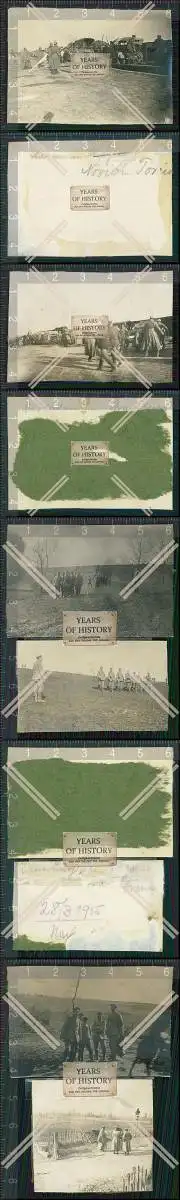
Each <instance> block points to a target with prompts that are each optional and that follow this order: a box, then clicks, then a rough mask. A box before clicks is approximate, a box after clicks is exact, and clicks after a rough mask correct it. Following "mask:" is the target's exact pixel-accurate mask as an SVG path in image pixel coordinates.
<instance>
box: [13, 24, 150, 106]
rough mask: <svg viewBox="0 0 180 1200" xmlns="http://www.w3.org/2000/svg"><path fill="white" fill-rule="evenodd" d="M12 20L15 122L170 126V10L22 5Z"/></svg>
mask: <svg viewBox="0 0 180 1200" xmlns="http://www.w3.org/2000/svg"><path fill="white" fill-rule="evenodd" d="M8 16H9V25H8V48H9V57H8V121H9V122H10V123H14V122H20V123H22V124H24V125H28V124H29V123H32V122H33V123H35V124H42V123H43V122H44V123H45V124H51V123H52V125H55V124H57V125H64V124H65V125H72V120H73V123H74V124H75V125H78V126H79V125H80V126H81V125H84V126H85V127H87V126H89V125H92V126H93V125H95V126H97V125H110V126H112V127H113V126H114V125H144V126H145V127H147V129H149V127H152V126H154V125H168V124H171V123H172V121H173V97H172V27H171V10H169V11H168V10H167V9H166V8H165V7H164V9H163V8H162V9H161V8H160V10H159V9H157V10H156V9H154V8H153V6H152V5H151V6H150V5H149V4H148V5H146V6H145V8H144V9H143V10H142V11H141V10H139V9H138V8H137V9H133V8H129V9H127V8H125V7H124V9H123V8H121V10H119V9H116V8H115V9H113V11H111V10H104V11H103V9H102V8H96V9H95V10H94V9H91V8H88V9H82V10H80V9H74V10H72V9H66V8H64V7H63V8H61V9H59V8H55V7H54V9H53V8H43V6H42V7H41V9H40V11H39V12H37V11H36V10H35V8H33V6H32V8H31V6H30V7H29V8H28V9H27V8H25V7H23V6H22V7H21V10H19V9H18V8H16V7H14V8H13V9H10V11H9V14H8ZM35 18H36V19H35Z"/></svg>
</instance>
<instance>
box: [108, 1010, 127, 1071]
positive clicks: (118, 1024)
mask: <svg viewBox="0 0 180 1200" xmlns="http://www.w3.org/2000/svg"><path fill="white" fill-rule="evenodd" d="M123 1035H124V1027H123V1019H122V1017H121V1013H119V1012H118V1009H117V1005H116V1004H111V1007H110V1013H109V1016H108V1017H107V1021H106V1036H107V1038H108V1042H109V1048H110V1054H111V1058H112V1062H115V1060H116V1058H117V1057H122V1053H123V1051H122V1045H121V1043H122V1039H123Z"/></svg>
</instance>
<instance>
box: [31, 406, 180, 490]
mask: <svg viewBox="0 0 180 1200" xmlns="http://www.w3.org/2000/svg"><path fill="white" fill-rule="evenodd" d="M77 442H80V444H81V445H80V447H79V448H77ZM72 443H76V448H75V446H73V451H72ZM172 465H173V402H172V399H171V398H170V397H168V398H166V399H165V397H164V396H161V397H158V396H157V397H156V396H154V395H150V394H148V393H146V394H145V397H144V396H142V395H141V396H138V397H137V399H135V398H133V397H132V396H131V397H127V396H124V397H123V396H122V398H121V399H120V398H119V397H116V396H115V397H114V398H113V397H110V398H109V397H103V396H101V395H100V396H98V397H96V396H94V397H93V396H82V397H81V396H72V395H70V396H67V397H65V396H56V397H54V396H43V397H41V396H38V395H36V394H34V395H33V396H31V394H30V395H29V396H28V397H27V396H17V395H13V396H10V395H9V396H8V506H9V510H10V511H11V510H13V509H16V511H17V510H19V511H20V510H21V509H23V510H26V509H27V510H28V509H29V511H30V508H31V507H32V502H33V506H34V507H36V505H37V512H39V510H40V511H41V510H43V509H50V510H52V508H53V509H57V511H58V512H59V511H61V510H62V512H63V508H66V509H67V508H71V509H72V508H74V507H76V508H77V507H78V508H79V509H81V508H84V507H85V506H86V507H87V508H91V509H94V510H97V509H98V508H101V506H102V504H103V507H104V509H107V508H108V509H112V508H113V509H116V510H117V511H120V512H121V510H123V509H128V510H130V509H134V508H136V509H137V510H138V509H140V510H141V511H142V510H143V511H145V512H146V511H147V512H148V511H149V512H150V510H152V511H154V509H159V510H160V511H162V512H163V509H166V511H171V510H172V507H173V469H172ZM60 466H61V473H60ZM116 472H117V474H116ZM44 496H45V499H43V497H44Z"/></svg>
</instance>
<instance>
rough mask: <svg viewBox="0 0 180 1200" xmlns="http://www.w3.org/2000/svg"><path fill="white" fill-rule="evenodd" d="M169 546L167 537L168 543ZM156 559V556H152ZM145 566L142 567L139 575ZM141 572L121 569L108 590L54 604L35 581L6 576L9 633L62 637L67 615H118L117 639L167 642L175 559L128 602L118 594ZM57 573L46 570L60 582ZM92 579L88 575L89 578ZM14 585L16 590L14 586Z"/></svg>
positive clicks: (95, 590) (59, 599) (60, 599)
mask: <svg viewBox="0 0 180 1200" xmlns="http://www.w3.org/2000/svg"><path fill="white" fill-rule="evenodd" d="M167 541H168V538H167ZM150 557H151V556H150ZM142 567H143V564H141V567H140V568H139V569H140V570H141V569H142ZM136 573H138V571H137V568H136V567H134V565H133V566H131V565H130V566H123V565H122V566H121V567H120V568H119V569H118V570H117V571H116V569H114V572H113V569H112V577H111V579H110V581H109V583H108V584H107V585H104V586H100V587H99V586H98V587H94V588H92V587H91V586H90V588H89V591H86V592H84V593H83V592H82V593H81V594H80V595H79V596H74V595H72V596H68V597H67V596H64V597H63V596H62V597H61V596H59V597H57V598H56V599H55V600H52V597H51V596H48V595H47V593H45V592H43V590H41V588H40V587H39V585H38V584H36V583H33V582H32V579H31V578H30V576H28V575H26V572H25V571H24V572H23V571H22V580H21V581H20V580H18V579H17V582H16V586H14V579H13V580H12V577H11V575H10V579H9V578H8V577H7V604H6V614H7V627H8V633H9V634H11V636H12V635H14V636H18V637H27V638H30V637H37V636H38V637H42V638H44V637H46V638H47V637H55V638H56V637H57V638H60V637H62V634H63V612H64V613H65V612H68V611H69V610H70V611H71V612H76V611H79V610H81V611H82V612H83V611H84V612H87V611H88V612H93V611H94V612H96V611H98V610H99V611H100V612H107V616H108V612H117V614H118V615H117V628H116V637H117V639H119V638H127V639H128V640H129V638H136V637H137V638H147V639H148V638H149V637H160V638H161V637H162V638H167V637H170V636H171V635H172V632H173V570H172V559H169V564H168V563H167V564H166V563H165V564H164V565H163V566H162V567H161V566H160V567H158V570H157V571H156V572H155V573H154V574H152V575H151V576H150V578H149V579H147V581H146V582H144V583H143V586H141V587H139V588H138V589H137V591H135V592H134V594H132V596H129V598H128V599H127V600H126V602H123V600H122V599H121V597H120V595H119V593H120V590H121V589H122V588H123V587H125V586H126V585H127V584H128V583H129V582H130V581H131V579H132V580H133V579H134V577H135V574H136ZM55 574H56V573H55V570H54V569H53V570H51V569H48V568H46V578H47V579H50V581H51V582H53V583H54V581H55ZM86 574H87V575H88V571H87V573H86ZM12 585H13V586H12Z"/></svg>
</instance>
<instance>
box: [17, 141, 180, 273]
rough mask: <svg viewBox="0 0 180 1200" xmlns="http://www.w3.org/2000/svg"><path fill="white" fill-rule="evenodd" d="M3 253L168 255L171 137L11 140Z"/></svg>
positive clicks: (170, 202) (170, 229) (71, 255)
mask: <svg viewBox="0 0 180 1200" xmlns="http://www.w3.org/2000/svg"><path fill="white" fill-rule="evenodd" d="M85 145H86V143H85ZM15 187H16V188H17V191H16V192H15V190H14V189H15ZM132 192H133V204H132ZM120 196H121V204H120V207H119V197H120ZM45 197H46V203H44V198H45ZM17 210H18V211H17ZM8 253H9V254H10V255H12V254H20V255H31V254H34V255H36V254H37V255H38V254H39V255H45V257H46V256H48V255H54V256H55V257H56V258H67V257H68V258H73V256H74V255H76V256H77V257H79V258H86V257H88V258H91V257H92V256H93V255H95V256H96V258H97V257H99V256H100V255H101V256H109V258H110V259H111V258H112V257H113V255H116V256H120V257H123V256H127V257H131V256H132V255H135V257H137V255H140V256H141V257H142V256H143V255H146V254H150V255H151V254H153V255H155V256H157V255H164V256H165V257H166V258H168V257H170V256H171V255H172V138H171V140H170V141H167V139H166V140H165V139H158V138H156V137H154V138H153V137H151V139H150V143H149V144H148V140H147V147H146V144H145V142H144V137H142V144H141V141H140V140H139V138H133V139H132V138H129V139H127V138H126V139H125V138H122V137H121V138H118V139H117V140H116V141H115V143H114V149H113V143H112V140H110V139H109V140H108V139H107V140H106V141H103V140H102V139H98V140H96V141H95V140H93V141H92V139H91V140H90V141H89V142H87V148H86V149H84V145H83V143H82V144H80V143H79V141H78V140H76V139H74V140H73V141H60V142H59V141H58V142H52V141H49V140H48V142H47V140H46V141H38V142H37V141H36V142H35V145H34V146H33V143H32V147H31V145H30V143H29V141H27V142H16V143H13V142H10V143H9V148H8Z"/></svg>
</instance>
